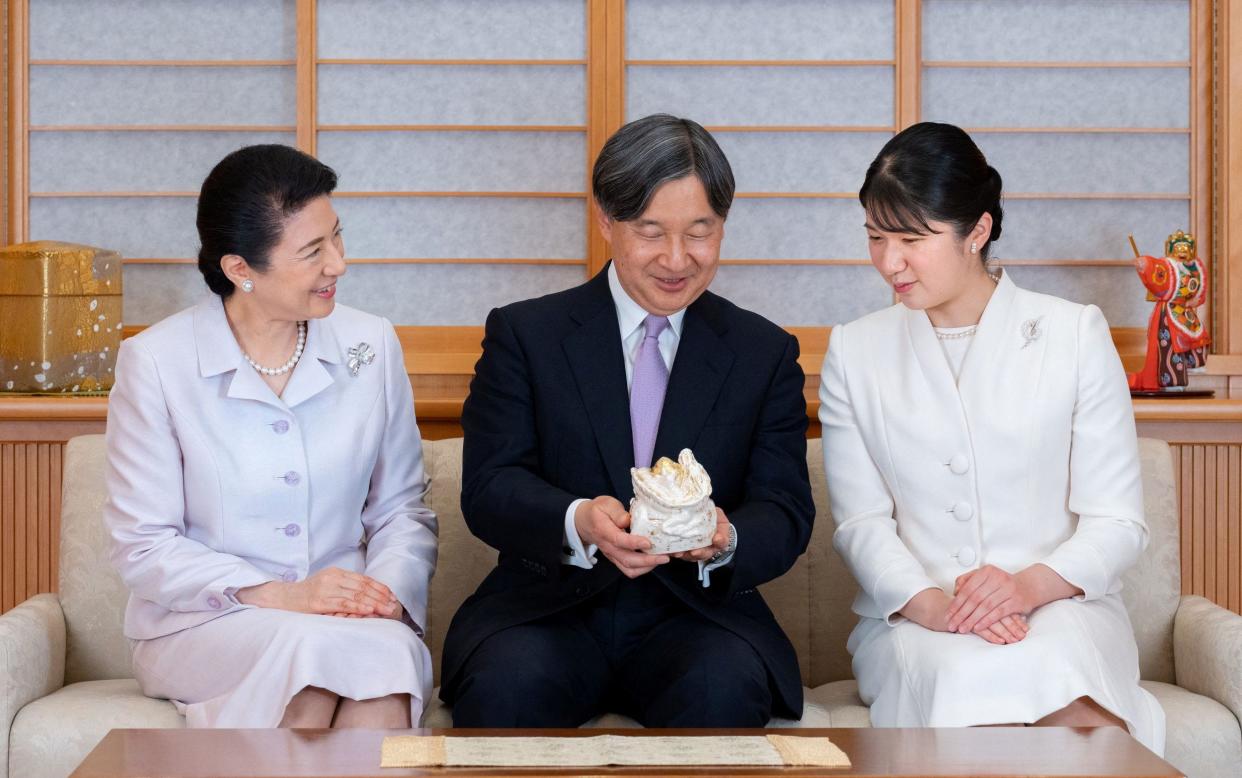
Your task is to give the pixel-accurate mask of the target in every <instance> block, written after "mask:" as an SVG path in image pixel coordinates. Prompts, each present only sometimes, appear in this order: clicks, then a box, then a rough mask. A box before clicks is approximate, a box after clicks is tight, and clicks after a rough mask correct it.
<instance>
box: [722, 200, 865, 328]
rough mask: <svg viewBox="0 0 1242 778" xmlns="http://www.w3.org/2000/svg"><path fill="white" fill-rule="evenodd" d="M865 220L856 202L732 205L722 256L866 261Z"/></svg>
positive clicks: (831, 201)
mask: <svg viewBox="0 0 1242 778" xmlns="http://www.w3.org/2000/svg"><path fill="white" fill-rule="evenodd" d="M863 219H864V217H863V209H862V206H861V205H859V204H858V201H857V200H854V199H849V200H835V199H834V200H828V199H820V200H811V199H806V198H803V199H783V198H781V199H753V200H752V199H738V200H734V201H733V209H732V210H731V211H729V220H728V222H727V223H726V226H725V240H724V246H723V247H722V249H721V255H722V256H724V257H727V258H730V259H771V260H781V259H842V258H846V259H866V258H867V235H866V233H865V232H864V230H863ZM786 323H792V322H786Z"/></svg>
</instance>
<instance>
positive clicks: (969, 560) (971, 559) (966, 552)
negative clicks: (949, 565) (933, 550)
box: [953, 546, 975, 567]
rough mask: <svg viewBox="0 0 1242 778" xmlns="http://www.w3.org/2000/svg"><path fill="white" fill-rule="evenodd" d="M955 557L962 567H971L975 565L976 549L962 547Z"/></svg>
mask: <svg viewBox="0 0 1242 778" xmlns="http://www.w3.org/2000/svg"><path fill="white" fill-rule="evenodd" d="M953 556H954V557H956V558H957V563H958V564H959V565H961V566H962V567H970V566H971V565H973V564H974V563H975V549H974V548H973V547H972V546H962V547H961V548H959V549H958V550H957V553H956V554H954V555H953Z"/></svg>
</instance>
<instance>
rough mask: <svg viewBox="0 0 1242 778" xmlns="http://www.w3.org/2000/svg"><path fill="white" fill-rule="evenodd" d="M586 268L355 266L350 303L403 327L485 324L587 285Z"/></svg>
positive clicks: (346, 284) (348, 285)
mask: <svg viewBox="0 0 1242 778" xmlns="http://www.w3.org/2000/svg"><path fill="white" fill-rule="evenodd" d="M582 280H583V279H582V268H581V267H560V266H556V265H522V266H505V265H361V264H359V265H351V266H350V268H349V272H348V274H347V275H346V276H345V277H344V278H343V279H341V282H340V284H339V289H340V296H339V297H338V299H339V300H340V301H341V302H343V303H345V304H346V305H353V306H356V307H358V308H362V309H363V310H366V311H370V312H371V313H376V314H379V315H381V316H386V317H388V319H390V320H391V321H393V322H395V323H399V324H409V325H437V326H439V325H443V326H467V325H472V326H481V325H482V324H483V323H484V322H485V321H486V320H487V314H488V311H490V310H491V309H493V308H497V307H499V306H502V305H508V304H509V303H512V302H515V301H517V300H526V299H529V298H532V297H540V296H542V295H545V294H550V293H552V292H559V291H561V290H562V289H568V288H570V287H571V286H577V285H578V284H580V283H582Z"/></svg>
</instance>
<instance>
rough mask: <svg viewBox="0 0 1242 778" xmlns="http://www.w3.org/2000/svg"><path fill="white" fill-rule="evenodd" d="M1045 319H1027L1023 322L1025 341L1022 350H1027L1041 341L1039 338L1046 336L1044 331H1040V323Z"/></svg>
mask: <svg viewBox="0 0 1242 778" xmlns="http://www.w3.org/2000/svg"><path fill="white" fill-rule="evenodd" d="M1043 319H1044V317H1043V316H1040V317H1038V318H1035V319H1027V320H1026V321H1024V322H1022V340H1023V341H1025V342H1024V343H1023V344H1022V348H1026V347H1027V346H1029V345H1031V344H1032V343H1034V342H1035V341H1037V340H1039V336H1040V335H1043V334H1044V333H1043V331H1042V330H1040V329H1039V323H1040V322H1041V321H1043ZM1019 350H1021V349H1019Z"/></svg>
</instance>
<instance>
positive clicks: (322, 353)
mask: <svg viewBox="0 0 1242 778" xmlns="http://www.w3.org/2000/svg"><path fill="white" fill-rule="evenodd" d="M331 319H332V317H331V316H328V317H326V318H323V319H311V320H310V321H309V322H307V325H306V326H307V332H306V348H305V350H304V351H303V352H302V358H303V359H318V360H322V361H324V362H331V363H333V364H338V365H339V364H341V363H342V362H344V361H345V359H344V352H345V348H344V346H343V345H342V344H341V343H340V341H339V339H338V337H337V333H336V328H335V327H333V326H332V321H331ZM194 339H195V342H196V346H197V348H198V367H199V374H200V375H202V376H203V377H204V378H206V377H208V376H213V375H219V374H220V373H224V372H227V371H229V370H237V369H239V368H241V367H243V366H245V364H246V361H245V357H243V356H242V351H241V347H240V346H238V345H237V338H235V337H234V336H233V330H232V328H230V327H229V321H228V317H227V316H226V314H225V313H224V300H223V299H222V298H221V297H220V296H219V295H217V294H211V295H208V296H207V297H206V299H204V300H203V301H202V302H201V303H199V305H198V306H197V307H196V308H195V310H194Z"/></svg>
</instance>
